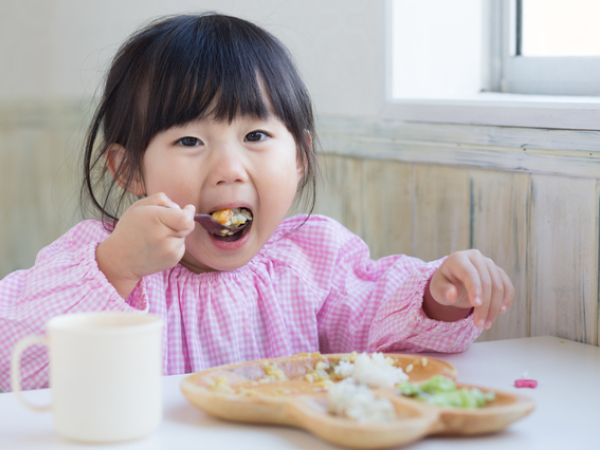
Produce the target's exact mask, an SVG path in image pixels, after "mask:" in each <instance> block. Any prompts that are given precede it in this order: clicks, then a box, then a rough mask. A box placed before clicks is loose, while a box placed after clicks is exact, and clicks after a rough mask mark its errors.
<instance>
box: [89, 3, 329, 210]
mask: <svg viewBox="0 0 600 450" xmlns="http://www.w3.org/2000/svg"><path fill="white" fill-rule="evenodd" d="M263 87H264V89H263ZM264 91H266V92H264ZM265 95H266V97H267V98H266V102H267V103H266V104H265ZM270 114H273V115H274V116H276V117H277V118H278V119H279V120H281V121H282V123H283V124H284V125H285V126H286V127H287V129H288V131H289V132H290V133H291V134H292V135H293V137H294V140H295V142H296V148H297V157H298V159H299V161H300V163H301V164H303V165H304V167H305V171H304V176H303V178H302V180H301V181H300V183H299V186H298V192H299V196H300V197H301V196H303V195H304V194H306V193H307V192H308V193H310V195H309V200H308V206H309V207H308V210H309V213H310V212H311V211H312V209H313V208H314V203H315V183H316V181H315V180H316V171H317V170H318V169H317V163H316V158H315V153H314V144H313V143H315V142H316V136H315V129H314V118H313V112H312V105H311V100H310V97H309V95H308V91H307V89H306V87H305V86H304V83H303V82H302V80H301V78H300V76H299V74H298V72H297V70H296V68H295V66H294V63H293V62H292V59H291V57H290V55H289V54H288V51H287V50H286V48H285V47H284V46H283V44H281V43H280V42H279V41H278V40H277V39H276V38H275V37H274V36H272V35H271V34H270V33H268V32H266V31H265V30H263V29H261V28H259V27H258V26H256V25H254V24H252V23H250V22H247V21H245V20H242V19H239V18H235V17H229V16H224V15H219V14H214V13H210V14H202V15H181V16H173V17H167V18H161V19H158V20H156V21H153V22H151V23H150V24H149V25H147V26H146V27H145V28H143V29H141V30H139V31H138V32H136V33H135V34H133V35H132V36H131V37H130V38H129V39H128V40H127V41H126V42H125V43H124V44H123V45H122V46H121V48H120V49H119V51H118V52H117V54H116V56H115V57H114V59H113V61H112V64H111V67H110V69H109V71H108V74H107V77H106V83H105V89H104V92H103V96H102V98H101V101H100V104H99V105H98V107H97V110H96V113H95V115H94V118H93V120H92V123H91V125H90V127H89V130H88V133H87V137H86V144H85V154H84V173H85V178H84V183H83V188H82V200H83V199H84V198H85V197H89V199H91V204H92V206H93V208H94V209H95V210H97V211H99V212H100V213H101V215H102V219H103V220H106V219H109V220H115V221H116V220H118V218H119V216H120V214H121V213H122V212H123V211H124V209H126V207H127V206H129V205H128V204H127V201H126V200H127V197H128V195H133V194H129V193H128V187H129V186H130V184H131V182H132V180H134V179H138V180H142V182H143V171H142V159H143V156H144V152H145V151H146V148H147V147H148V145H149V143H150V141H151V140H152V138H153V137H154V136H155V135H156V134H158V133H159V132H161V131H164V130H166V129H169V128H171V127H173V126H177V125H184V124H186V123H187V122H190V121H192V120H194V119H198V118H206V117H208V116H211V117H213V118H214V119H215V120H218V121H220V120H228V121H229V122H231V121H232V120H233V119H234V118H235V117H236V116H238V115H250V116H253V117H256V118H260V119H264V118H266V117H268V116H269V115H270ZM100 134H101V135H102V138H101V139H100V138H99V135H100ZM97 141H100V142H97ZM114 144H118V145H121V146H122V147H124V148H125V154H124V158H123V161H122V163H121V164H120V165H119V167H118V168H117V172H116V174H115V176H114V177H113V176H111V174H110V172H109V170H108V166H107V164H106V152H107V150H108V149H109V148H110V146H111V145H114ZM118 180H120V182H119V181H118ZM119 185H120V187H121V188H122V189H119ZM83 203H85V202H83Z"/></svg>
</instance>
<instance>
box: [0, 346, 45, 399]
mask: <svg viewBox="0 0 600 450" xmlns="http://www.w3.org/2000/svg"><path fill="white" fill-rule="evenodd" d="M34 344H40V345H45V346H48V339H47V338H46V337H44V336H27V337H25V338H23V339H21V340H20V341H19V342H17V345H15V348H14V349H13V352H12V360H11V364H10V375H11V384H12V389H13V392H14V393H15V394H16V396H17V400H19V401H20V402H21V403H22V404H23V405H24V406H25V407H26V408H29V409H32V410H33V411H49V410H50V409H52V405H47V406H36V405H32V404H31V403H28V402H27V401H26V400H25V398H24V397H23V395H22V393H21V354H22V353H23V351H25V349H26V348H27V347H29V346H31V345H34Z"/></svg>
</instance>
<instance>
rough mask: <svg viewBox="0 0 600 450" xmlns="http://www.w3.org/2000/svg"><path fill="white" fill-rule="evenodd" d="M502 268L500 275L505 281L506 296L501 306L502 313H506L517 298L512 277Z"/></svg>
mask: <svg viewBox="0 0 600 450" xmlns="http://www.w3.org/2000/svg"><path fill="white" fill-rule="evenodd" d="M499 269H500V277H501V278H502V282H503V283H504V298H503V300H502V306H500V311H499V312H500V314H504V313H505V312H506V311H508V308H510V305H512V302H513V300H514V298H515V288H514V286H513V284H512V282H511V281H510V278H509V277H508V275H507V274H506V272H505V271H504V270H502V269H501V268H499Z"/></svg>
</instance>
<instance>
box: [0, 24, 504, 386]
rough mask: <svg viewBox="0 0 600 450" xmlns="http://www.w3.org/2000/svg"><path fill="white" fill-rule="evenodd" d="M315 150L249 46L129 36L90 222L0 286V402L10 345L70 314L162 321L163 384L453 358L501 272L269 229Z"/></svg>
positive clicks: (28, 381)
mask: <svg viewBox="0 0 600 450" xmlns="http://www.w3.org/2000/svg"><path fill="white" fill-rule="evenodd" d="M314 141H315V131H314V124H313V115H312V107H311V103H310V99H309V96H308V94H307V92H306V88H305V87H304V85H303V83H302V81H301V80H300V78H299V76H298V74H297V72H296V69H295V68H294V66H293V64H292V62H291V59H290V57H289V56H288V54H287V51H286V50H285V48H284V47H283V46H282V45H281V44H280V43H279V42H278V41H277V40H276V39H275V38H274V37H273V36H271V35H270V34H268V33H267V32H265V31H263V30H262V29H260V28H258V27H256V26H255V25H253V24H251V23H248V22H246V21H243V20H240V19H236V18H233V17H226V16H221V15H203V16H179V17H172V18H167V19H163V20H161V21H158V22H155V23H152V24H151V25H150V26H148V27H146V28H145V29H143V30H141V31H139V32H138V33H136V34H135V35H133V36H132V37H131V38H130V39H129V40H128V41H127V42H126V43H125V44H124V45H123V47H122V48H121V49H120V51H119V52H118V54H117V55H116V57H115V59H114V61H113V64H112V66H111V68H110V71H109V73H108V77H107V80H106V86H105V90H104V95H103V98H102V101H101V103H100V105H99V107H98V110H97V113H96V116H95V118H94V120H93V123H92V125H91V127H90V130H89V134H88V140H87V144H86V153H85V183H84V186H85V191H86V193H87V194H89V196H90V198H91V202H92V204H93V205H94V206H95V207H96V208H97V209H98V210H99V211H100V212H101V214H102V219H103V220H102V221H100V220H86V221H84V222H82V223H80V224H79V225H77V226H75V227H74V228H73V229H71V230H70V231H69V232H68V233H67V234H65V235H64V236H63V237H61V238H60V239H58V240H57V241H56V242H54V243H53V244H51V245H50V246H48V247H47V248H45V249H43V250H42V251H41V252H40V253H39V255H38V257H37V261H36V264H35V266H34V267H33V268H31V269H29V270H24V271H18V272H14V273H12V274H10V275H8V276H7V277H6V278H5V279H4V280H2V281H1V282H0V342H1V343H2V345H1V346H0V388H2V389H4V390H9V389H10V385H9V365H10V354H11V351H12V349H13V347H14V345H15V343H16V342H17V341H18V340H19V339H21V338H22V337H24V336H26V335H30V334H43V333H44V332H45V329H44V324H45V322H46V321H47V320H48V319H49V318H51V317H52V316H55V315H58V314H65V313H76V312H84V311H128V312H134V311H135V312H138V313H153V314H157V315H159V316H161V317H162V318H163V320H164V325H165V328H164V338H163V349H164V373H165V374H167V375H168V374H179V373H185V372H192V371H199V370H203V369H206V368H208V367H211V366H214V365H218V364H226V363H232V362H237V361H244V360H251V359H259V358H270V357H277V356H285V355H292V354H295V353H298V352H315V351H321V352H323V353H331V352H351V351H353V350H356V351H359V352H360V351H369V352H374V351H388V352H389V351H403V352H418V351H425V350H426V351H442V352H458V351H463V350H465V349H466V348H467V347H468V346H469V344H470V343H471V342H472V341H473V340H474V339H475V338H476V337H477V336H478V335H479V332H480V329H481V328H489V327H490V326H491V324H492V322H493V321H494V319H495V318H496V316H497V314H498V313H499V312H504V311H506V310H507V308H508V307H509V306H510V303H511V301H512V298H513V288H512V285H511V283H510V281H509V279H508V277H507V276H506V274H505V273H504V271H502V269H500V268H499V267H497V266H496V265H495V264H494V263H493V262H492V261H491V260H490V259H488V258H484V257H483V256H482V255H481V254H480V253H479V252H478V251H476V250H468V251H464V252H458V253H454V254H452V255H450V256H449V257H447V258H446V259H444V260H440V261H435V262H431V263H424V262H422V261H419V260H417V259H414V258H409V257H407V256H401V255H398V256H390V257H387V258H383V259H380V260H378V261H372V260H370V259H369V250H368V248H367V247H366V245H365V244H364V242H362V241H361V240H360V239H359V238H358V237H357V236H355V235H353V234H352V233H350V232H349V231H348V230H346V229H345V228H344V227H342V226H341V225H340V224H338V223H337V222H335V221H333V220H331V219H328V218H326V217H322V216H306V215H299V216H295V217H291V218H289V219H285V217H286V214H287V213H288V211H289V210H290V207H291V206H292V203H293V201H294V199H296V198H299V197H300V196H301V194H303V193H304V194H306V193H307V192H308V193H310V190H311V188H312V187H314V180H315V170H316V167H315V157H314V152H313V142H314ZM128 195H132V196H134V198H135V199H137V201H135V202H134V203H133V204H131V205H130V206H129V207H127V204H128V197H127V196H128ZM232 213H234V214H233V218H230V217H229V216H232ZM223 216H226V217H223ZM194 219H197V221H195V220H194ZM215 219H216V220H215ZM238 219H239V220H238ZM284 219H285V220H284ZM223 223H225V225H222V224H223ZM240 223H244V225H241V226H240ZM22 364H23V385H24V388H37V387H44V386H47V385H48V357H47V355H46V353H45V351H44V350H43V349H41V348H37V347H32V348H30V349H29V350H28V352H26V354H25V355H24V357H23V363H22Z"/></svg>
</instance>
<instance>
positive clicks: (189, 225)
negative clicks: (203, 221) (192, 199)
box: [157, 207, 194, 237]
mask: <svg viewBox="0 0 600 450" xmlns="http://www.w3.org/2000/svg"><path fill="white" fill-rule="evenodd" d="M157 217H158V220H159V221H160V222H161V223H162V224H163V225H165V226H167V227H168V228H170V229H171V230H172V231H174V232H175V233H177V236H180V237H183V236H187V235H188V234H189V233H190V232H191V231H192V230H193V229H194V214H193V213H190V209H189V208H188V209H187V210H185V209H179V207H178V208H159V209H157Z"/></svg>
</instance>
